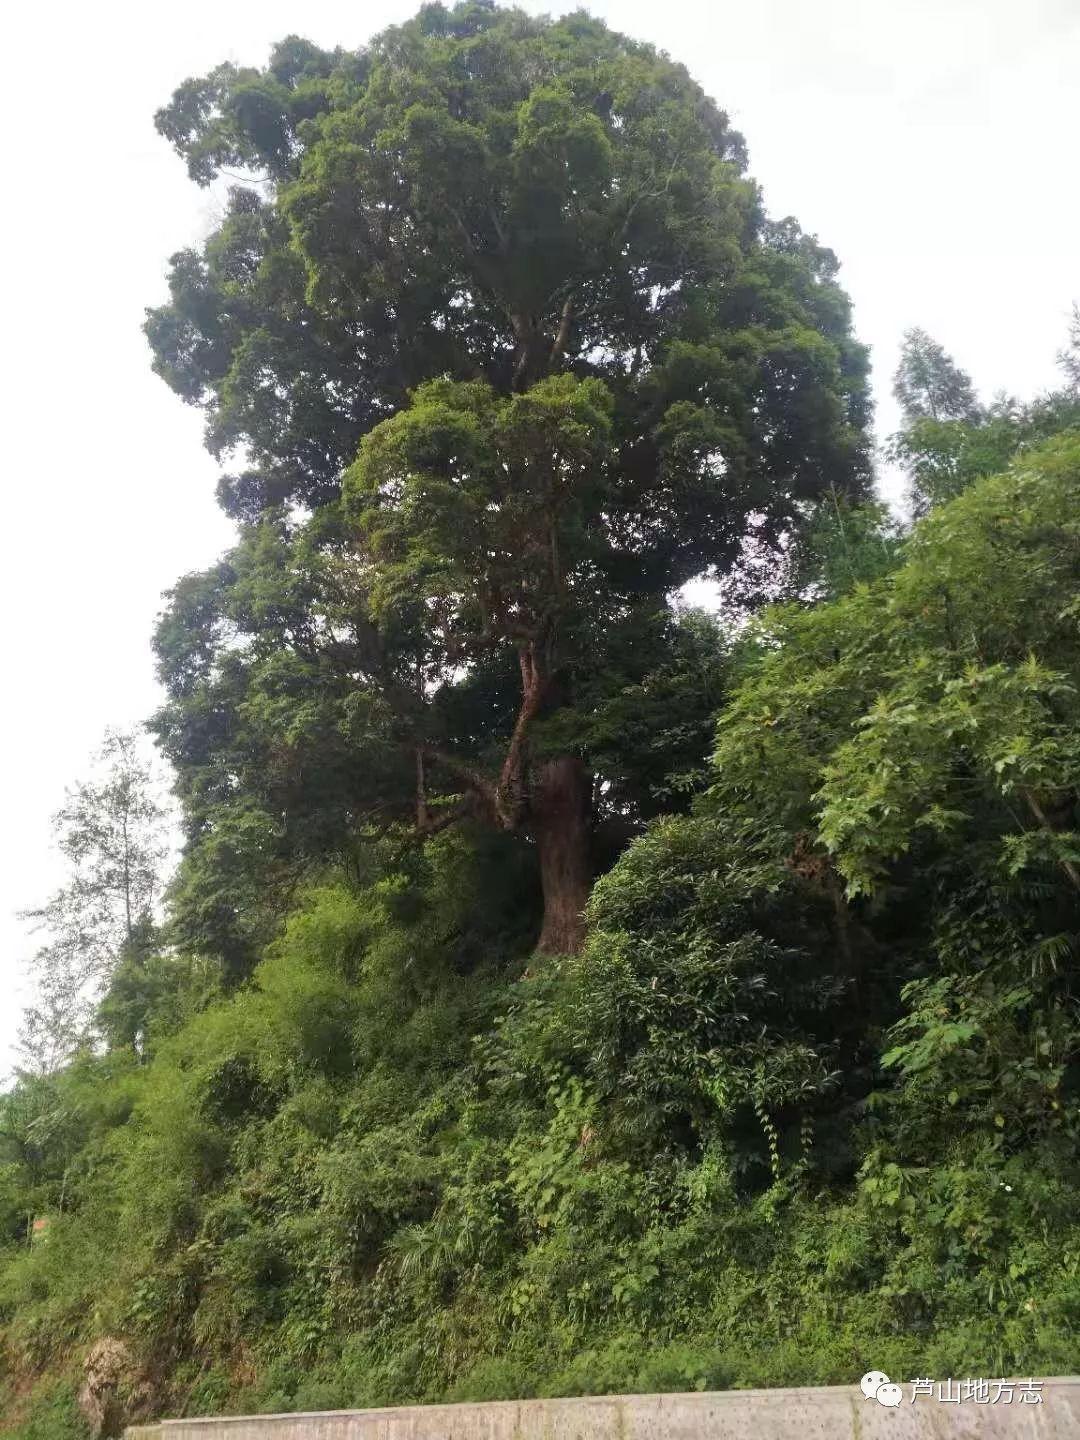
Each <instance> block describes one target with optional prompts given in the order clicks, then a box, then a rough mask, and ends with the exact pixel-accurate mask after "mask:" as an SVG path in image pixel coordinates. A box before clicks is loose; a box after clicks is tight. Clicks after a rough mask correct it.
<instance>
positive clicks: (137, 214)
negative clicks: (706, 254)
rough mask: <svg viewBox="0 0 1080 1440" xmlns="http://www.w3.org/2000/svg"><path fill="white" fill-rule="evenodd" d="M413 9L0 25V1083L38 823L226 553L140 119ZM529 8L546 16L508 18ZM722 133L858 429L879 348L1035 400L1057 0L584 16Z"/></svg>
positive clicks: (192, 197)
mask: <svg viewBox="0 0 1080 1440" xmlns="http://www.w3.org/2000/svg"><path fill="white" fill-rule="evenodd" d="M417 3H418V0H415V3H414V0H367V3H366V4H364V5H362V6H361V5H357V4H356V3H355V0H354V3H345V0H185V3H184V4H182V5H181V6H179V7H173V8H172V9H169V10H164V9H162V8H161V7H160V6H157V5H148V4H146V3H145V0H137V3H127V0H103V3H101V4H98V5H93V6H88V5H84V4H82V3H78V0H65V3H56V0H51V3H50V0H39V3H34V4H27V3H22V4H19V5H17V6H16V7H14V8H13V11H12V12H11V13H10V14H9V18H8V22H7V31H6V33H7V37H8V38H7V50H8V54H9V57H12V62H11V63H9V64H8V66H7V67H6V74H5V79H4V90H3V96H4V98H3V104H4V107H5V109H6V112H7V113H6V115H5V117H4V121H5V124H4V131H5V133H6V135H7V137H8V143H7V146H6V155H7V159H6V161H5V174H6V177H7V178H6V181H5V189H6V194H7V196H8V201H7V206H6V213H7V216H8V219H7V222H6V224H5V226H4V228H3V231H2V232H0V247H2V249H3V252H4V254H3V272H2V273H4V274H6V275H7V276H8V281H7V300H6V302H5V332H6V334H7V336H8V339H7V342H6V344H5V346H4V351H3V355H2V358H0V367H2V368H3V371H4V375H3V388H2V392H0V393H2V394H3V395H4V397H5V400H6V402H7V407H8V409H7V423H6V426H5V431H6V440H5V444H4V453H5V456H6V465H7V473H8V477H9V479H8V483H7V492H8V499H7V501H6V506H7V511H6V513H7V516H8V520H7V527H8V528H7V534H8V542H7V553H6V556H5V560H4V564H3V566H2V567H0V586H2V595H0V603H2V607H3V611H2V613H4V614H6V615H7V616H8V630H7V635H6V641H5V644H6V654H7V660H6V662H5V665H4V670H5V673H6V674H7V676H8V681H7V685H6V693H7V695H8V699H7V701H6V702H5V704H4V706H3V710H2V712H0V728H2V736H0V738H2V750H0V753H3V754H4V755H6V756H7V765H8V771H7V779H6V783H5V785H4V792H3V793H4V802H5V815H6V820H5V824H4V827H3V833H2V839H0V846H2V849H0V877H2V882H0V985H2V987H3V988H2V991H0V995H2V1001H0V1076H2V1075H3V1074H4V1072H5V1071H6V1070H7V1069H8V1067H9V1065H10V1063H11V1060H12V1058H13V1052H12V1049H11V1046H12V1042H13V1039H14V1035H15V1031H16V1028H17V1023H18V1013H19V1010H20V1008H21V1005H22V1003H24V1000H25V995H26V979H25V973H24V970H23V966H22V961H23V959H24V957H25V956H26V955H27V954H28V953H29V951H30V950H31V949H32V946H33V942H32V940H30V939H29V938H28V936H27V933H26V928H25V926H23V925H22V924H20V923H19V922H18V921H17V920H16V918H15V912H16V911H17V910H18V909H20V908H22V907H24V906H27V905H31V904H33V903H35V902H38V901H40V900H42V899H44V897H45V895H46V894H47V893H48V891H49V890H50V889H51V888H52V887H53V886H54V885H55V884H56V882H57V880H58V878H59V871H58V867H57V861H56V857H55V856H54V855H53V853H52V851H51V848H50V831H49V816H50V814H51V813H52V812H53V811H54V810H55V809H56V808H57V807H58V805H59V804H60V803H61V801H62V799H63V791H64V786H65V785H66V784H68V783H70V782H71V781H72V780H74V779H75V778H77V777H78V776H79V775H81V774H83V773H85V771H86V768H87V765H86V761H87V756H88V755H89V754H90V752H91V751H93V750H94V749H95V748H96V747H97V745H98V744H99V742H100V739H101V736H102V733H103V731H104V730H105V728H106V726H108V725H131V724H135V723H137V722H138V721H140V720H141V719H143V718H144V717H145V716H146V715H147V714H148V713H149V712H150V711H151V710H152V709H153V708H154V706H155V704H156V702H157V692H156V688H155V684H154V679H153V672H152V664H151V655H150V649H149V637H150V632H151V628H152V624H153V619H154V616H155V614H156V612H157V611H158V609H159V606H160V596H161V593H162V591H163V590H165V589H166V588H167V587H168V586H169V585H170V584H171V583H172V582H173V581H174V580H175V579H176V578H177V577H178V576H179V575H180V574H182V573H183V572H184V571H186V570H191V569H195V568H198V567H201V566H204V565H206V564H208V563H209V562H210V561H211V560H212V559H213V558H214V557H215V556H216V555H217V554H218V553H219V551H220V550H221V549H222V548H223V547H224V546H225V544H226V543H227V540H228V537H229V529H228V526H227V525H226V523H225V521H224V519H223V517H221V516H220V515H219V513H218V512H217V510H216V507H215V504H214V499H213V489H214V482H215V479H216V468H215V465H214V463H213V462H212V461H211V460H210V458H209V457H208V456H207V455H206V454H205V453H204V452H203V451H202V449H201V438H200V437H201V426H200V421H199V418H198V416H196V415H194V414H193V413H191V412H190V411H188V410H186V409H185V408H184V407H183V406H182V405H181V404H180V402H179V401H178V400H177V399H176V398H175V397H174V396H173V395H172V394H171V392H169V391H168V390H167V389H166V388H165V386H164V385H163V384H162V383H161V382H160V381H159V380H157V379H156V378H155V377H154V376H153V375H152V374H151V371H150V366H149V359H148V354H147V350H146V347H145V344H144V341H143V339H142V335H141V333H140V328H139V327H140V324H141V320H142V312H143V308H144V306H146V305H149V304H156V303H159V302H160V300H161V298H162V296H163V293H164V273H165V267H166V261H167V258H168V256H169V255H170V254H171V253H172V252H173V251H175V250H177V249H178V248H180V247H181V246H182V245H184V244H188V243H191V242H192V241H194V240H197V239H198V238H199V237H200V236H201V235H203V234H204V233H205V232H206V230H207V229H208V228H209V226H210V224H211V223H212V213H211V208H210V203H209V200H208V197H207V196H206V195H205V194H204V193H203V192H200V191H198V190H197V189H196V188H195V187H194V186H192V185H190V184H189V182H188V180H187V178H186V175H185V172H184V169H183V165H182V163H181V162H180V161H179V160H178V159H177V158H176V157H175V156H173V154H172V152H171V151H170V150H169V148H168V146H167V145H166V144H165V142H164V141H162V140H160V139H159V138H158V136H157V135H156V134H155V132H154V129H153V124H152V116H153V112H154V110H155V109H156V108H157V107H158V106H159V105H161V104H163V103H164V102H165V101H166V100H167V99H168V97H169V95H170V93H171V91H172V90H173V88H174V86H175V85H176V84H177V83H178V82H179V81H181V80H183V79H184V78H185V77H187V76H188V75H192V74H202V73H203V72H204V71H205V70H207V69H209V68H210V67H211V66H212V65H214V64H216V63H218V62H219V61H221V60H224V59H231V60H234V61H237V62H239V63H243V64H262V63H263V62H264V61H265V59H266V56H267V53H268V50H269V47H270V45H271V44H272V42H274V41H275V40H277V39H280V38H282V37H284V36H285V35H287V34H290V33H299V34H302V35H305V36H307V37H308V38H310V39H311V40H314V41H315V42H317V43H319V44H323V45H327V46H332V45H335V44H342V45H345V46H349V47H352V46H356V45H359V44H360V43H362V42H363V41H364V40H365V39H366V38H367V37H368V36H369V35H371V34H372V33H373V32H375V31H376V30H378V29H380V28H381V27H382V26H383V25H385V24H388V23H392V22H394V21H398V20H402V19H405V18H406V17H407V16H408V15H409V14H411V13H412V12H413V11H414V10H415V9H416V8H417ZM525 8H527V9H529V10H532V11H543V10H553V11H557V12H558V11H562V10H565V9H570V8H574V7H573V6H568V5H560V4H553V5H543V4H535V3H533V0H525ZM589 8H591V9H592V11H593V12H594V13H596V14H599V15H601V16H603V17H604V18H606V19H607V20H608V21H609V22H610V23H611V24H613V25H615V26H617V27H618V28H619V29H622V30H624V31H626V32H627V33H629V34H631V35H634V36H637V37H639V38H641V39H647V40H651V41H653V42H654V43H656V44H657V45H660V46H662V47H663V48H665V49H666V50H668V51H669V52H670V53H671V54H672V55H673V56H675V58H677V59H679V60H682V61H684V62H685V63H686V64H687V65H688V66H689V67H690V69H691V71H692V72H693V73H694V75H695V76H696V77H697V79H698V80H699V81H700V82H701V83H702V84H703V85H704V86H705V88H706V89H707V90H708V91H709V92H710V93H711V94H712V95H713V96H714V97H715V98H716V99H717V100H718V101H719V103H720V104H721V105H723V106H724V108H726V109H727V110H728V111H729V113H730V114H731V115H732V117H733V119H734V122H735V124H736V125H737V126H738V127H739V128H740V129H741V130H742V131H743V133H744V135H745V136H746V138H747V141H748V143H749V147H750V156H751V170H752V173H753V174H754V175H755V176H756V177H757V178H758V180H759V181H761V183H762V184H763V185H764V188H765V194H766V200H767V203H768V205H769V208H770V210H771V212H772V213H773V214H774V215H776V216H782V215H785V214H789V213H790V214H794V215H796V216H797V217H798V218H799V220H800V221H801V223H802V224H803V226H804V227H805V228H806V229H808V230H811V231H814V232H816V233H817V234H818V236H819V238H820V239H821V240H822V241H823V242H824V243H826V244H828V245H830V246H832V248H833V249H834V250H836V252H837V253H838V255H839V256H840V258H841V261H842V262H843V272H842V278H843V281H844V283H845V285H846V286H847V289H848V291H849V292H850V294H851V295H852V297H853V299H854V302H855V317H856V324H857V328H858V332H859V334H860V336H861V337H862V339H864V340H865V341H867V342H868V343H869V344H870V345H871V347H872V351H873V358H874V365H875V386H876V392H877V396H878V401H879V409H878V430H879V433H880V434H887V433H888V432H889V431H890V430H891V429H893V428H894V419H895V412H894V409H893V406H892V404H891V402H890V400H889V397H888V389H889V376H890V374H891V371H892V369H893V367H894V365H895V361H896V353H897V347H898V344H899V339H900V335H901V332H902V331H903V330H904V329H905V328H906V327H908V326H910V325H921V326H923V327H924V328H925V329H927V330H929V331H930V332H931V333H932V334H933V335H934V336H935V337H936V338H937V339H939V340H940V341H941V342H942V343H943V344H944V345H945V347H946V348H947V349H948V350H950V351H951V352H952V353H953V355H954V356H955V358H956V359H957V360H958V361H959V363H960V364H961V365H963V366H964V367H965V368H966V369H968V370H969V371H970V373H971V374H972V375H973V376H974V378H975V380H976V382H977V384H978V386H979V388H980V389H981V390H982V391H983V392H984V393H985V394H989V393H992V392H993V391H995V390H998V389H1001V388H1005V389H1008V390H1011V391H1013V392H1015V393H1017V394H1020V395H1022V396H1026V395H1030V394H1032V393H1034V392H1035V391H1037V390H1039V389H1041V388H1045V387H1047V386H1050V385H1052V384H1053V383H1054V382H1055V379H1056V374H1055V369H1054V353H1055V351H1056V349H1057V348H1058V347H1059V345H1060V344H1061V342H1062V341H1063V339H1064V335H1065V327H1066V321H1067V316H1068V311H1069V306H1070V303H1071V301H1072V300H1073V299H1080V244H1078V240H1077V237H1078V235H1080V187H1078V186H1077V184H1076V159H1075V157H1076V143H1077V140H1078V138H1080V136H1078V125H1077V113H1078V111H1077V91H1076V77H1077V76H1078V75H1080V4H1078V3H1077V0H1027V3H1026V4H1024V5H1019V4H1017V3H1016V0H753V3H747V0H741V3H739V4H736V3H734V0H663V3H657V0H593V3H592V5H591V6H590V7H589Z"/></svg>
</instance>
